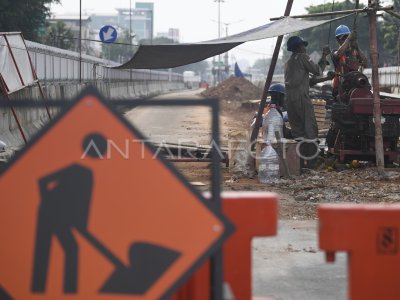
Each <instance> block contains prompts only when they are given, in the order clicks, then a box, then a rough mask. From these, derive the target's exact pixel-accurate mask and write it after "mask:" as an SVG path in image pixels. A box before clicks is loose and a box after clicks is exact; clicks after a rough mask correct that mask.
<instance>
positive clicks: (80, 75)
mask: <svg viewBox="0 0 400 300" xmlns="http://www.w3.org/2000/svg"><path fill="white" fill-rule="evenodd" d="M78 42H79V83H82V0H79V39H78Z"/></svg>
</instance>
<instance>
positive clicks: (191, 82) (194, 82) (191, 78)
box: [183, 71, 201, 89]
mask: <svg viewBox="0 0 400 300" xmlns="http://www.w3.org/2000/svg"><path fill="white" fill-rule="evenodd" d="M200 81H201V79H200V75H196V73H195V72H193V71H184V72H183V82H184V83H185V86H186V87H187V88H188V89H192V88H194V87H199V85H200Z"/></svg>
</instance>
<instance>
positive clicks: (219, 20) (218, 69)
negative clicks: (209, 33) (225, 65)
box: [214, 0, 224, 83]
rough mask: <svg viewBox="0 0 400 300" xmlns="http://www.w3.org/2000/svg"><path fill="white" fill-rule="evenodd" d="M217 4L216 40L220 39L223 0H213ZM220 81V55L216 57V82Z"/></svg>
mask: <svg viewBox="0 0 400 300" xmlns="http://www.w3.org/2000/svg"><path fill="white" fill-rule="evenodd" d="M214 2H218V39H220V38H221V2H224V0H214ZM220 81H221V55H218V68H217V82H218V83H219V82H220Z"/></svg>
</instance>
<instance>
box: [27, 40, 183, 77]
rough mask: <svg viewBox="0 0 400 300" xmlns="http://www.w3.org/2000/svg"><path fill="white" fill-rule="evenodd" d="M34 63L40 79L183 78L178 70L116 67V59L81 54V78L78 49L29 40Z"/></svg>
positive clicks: (29, 49)
mask: <svg viewBox="0 0 400 300" xmlns="http://www.w3.org/2000/svg"><path fill="white" fill-rule="evenodd" d="M26 46H27V48H28V51H29V54H30V56H31V60H32V64H33V66H34V68H35V70H36V73H37V76H38V78H39V80H41V81H45V82H48V81H75V80H76V81H79V80H80V79H81V80H82V81H84V82H87V81H95V80H110V81H129V80H132V81H143V80H146V81H147V80H151V81H175V82H183V76H182V74H179V73H172V72H170V71H158V70H116V69H112V67H114V66H116V65H117V63H115V62H112V61H109V60H104V59H100V58H97V57H94V56H89V55H85V54H83V55H82V62H81V68H82V69H81V70H82V72H81V78H79V65H80V61H79V53H77V52H73V51H68V50H63V49H59V48H55V47H51V46H46V45H43V44H39V43H35V42H31V41H26Z"/></svg>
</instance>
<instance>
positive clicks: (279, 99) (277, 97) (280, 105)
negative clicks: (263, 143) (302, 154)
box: [251, 83, 291, 138]
mask: <svg viewBox="0 0 400 300" xmlns="http://www.w3.org/2000/svg"><path fill="white" fill-rule="evenodd" d="M268 95H269V96H270V97H271V100H270V101H269V102H268V103H267V104H266V105H265V107H264V111H263V119H264V116H265V115H266V114H267V112H268V111H269V110H270V108H271V107H274V108H276V110H277V111H278V112H279V114H280V115H281V116H282V118H283V137H285V138H291V133H290V129H288V128H286V126H285V122H287V121H288V117H287V112H286V110H285V108H284V107H285V86H284V85H283V84H282V83H274V84H271V86H270V87H269V89H268ZM256 117H257V114H256V115H255V116H254V117H253V120H252V122H251V127H252V128H253V127H254V124H255V122H256ZM263 123H264V121H262V122H261V123H260V127H262V126H263Z"/></svg>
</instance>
